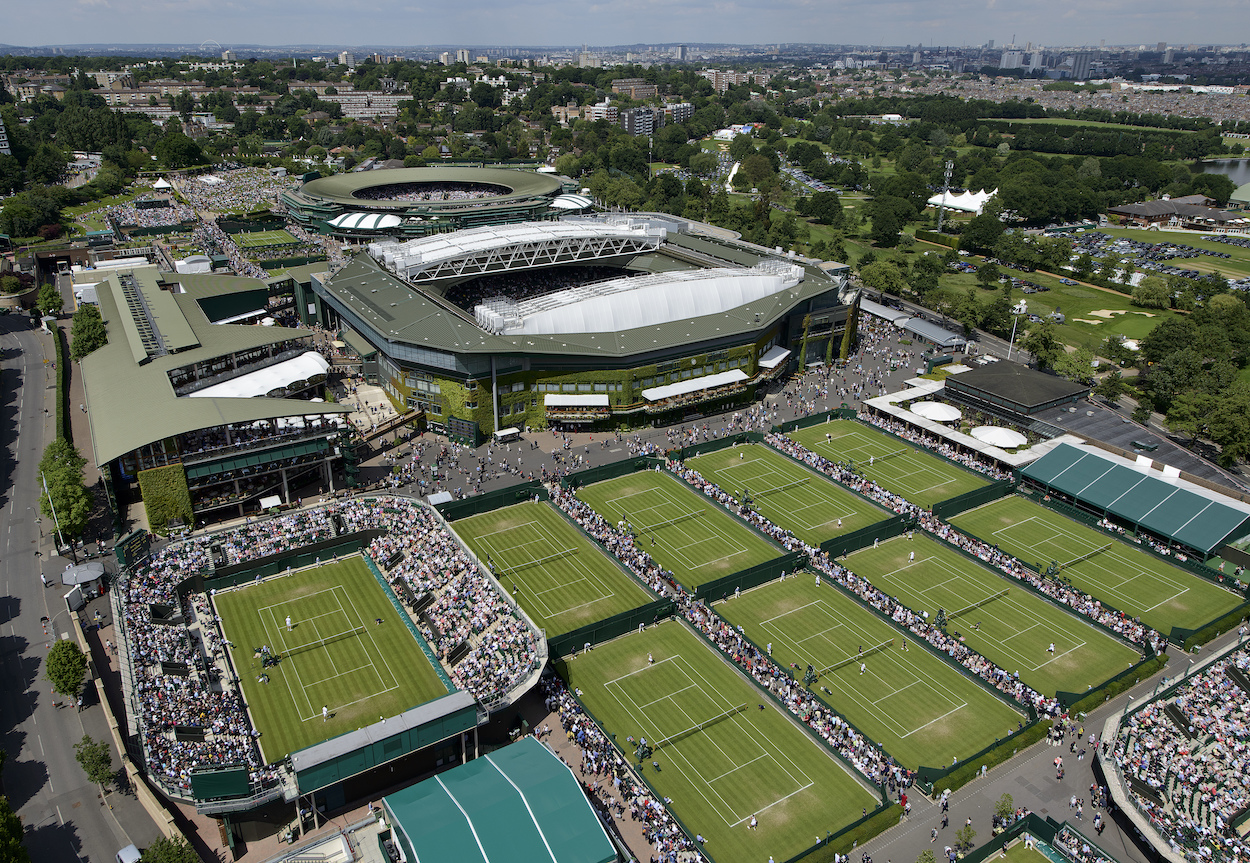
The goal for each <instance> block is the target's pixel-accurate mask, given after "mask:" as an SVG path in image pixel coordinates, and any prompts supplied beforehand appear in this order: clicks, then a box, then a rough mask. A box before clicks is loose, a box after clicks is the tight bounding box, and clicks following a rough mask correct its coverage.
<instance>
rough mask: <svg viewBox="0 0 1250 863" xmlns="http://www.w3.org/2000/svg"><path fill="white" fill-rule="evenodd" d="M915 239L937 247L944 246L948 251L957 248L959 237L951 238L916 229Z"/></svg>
mask: <svg viewBox="0 0 1250 863" xmlns="http://www.w3.org/2000/svg"><path fill="white" fill-rule="evenodd" d="M916 239H917V240H924V241H925V242H929V243H936V244H937V245H939V246H946V247H947V248H950V249H958V248H959V237H951V236H947V235H946V234H939V233H938V232H937V231H926V230H923V229H921V228H917V229H916Z"/></svg>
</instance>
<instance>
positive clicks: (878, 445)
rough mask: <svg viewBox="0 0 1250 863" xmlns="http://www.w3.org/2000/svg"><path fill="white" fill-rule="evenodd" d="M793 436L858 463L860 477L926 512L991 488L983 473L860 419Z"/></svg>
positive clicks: (837, 457)
mask: <svg viewBox="0 0 1250 863" xmlns="http://www.w3.org/2000/svg"><path fill="white" fill-rule="evenodd" d="M826 435H829V436H830V437H829V438H828V439H827V438H826ZM789 437H790V438H792V439H793V440H795V441H798V442H799V443H800V444H802V445H803V446H805V447H807V448H808V449H809V450H811V451H812V452H814V453H817V454H818V455H822V456H824V457H825V458H827V459H833V460H834V461H842V462H845V461H848V460H852V461H854V463H855V472H856V473H858V474H860V475H861V476H865V477H867V478H868V479H871V480H872V481H873V482H875V483H877V484H878V485H880V486H882V487H883V488H886V489H889V490H890V491H892V492H894V493H895V494H901V495H902V496H903V497H904V498H906V499H907V500H908V501H910V502H911V503H914V504H917V505H919V506H922V507H924V508H925V509H928V508H929V507H931V506H933V504H934V503H936V502H937V501H939V500H946V499H947V498H951V497H954V496H955V495H959V494H963V493H964V492H967V491H972V490H973V489H974V488H980V487H981V486H983V485H988V484H989V480H987V479H985V478H984V477H982V476H980V475H978V474H975V473H972V472H971V471H966V470H964V469H963V468H959V467H955V466H954V465H953V464H951V463H950V462H947V461H945V460H943V459H940V458H938V457H936V456H933V455H930V454H929V453H926V452H924V451H923V450H921V449H918V448H917V447H915V446H912V445H911V444H907V443H904V442H902V441H900V440H899V439H898V438H895V437H891V436H890V435H887V434H884V433H882V432H879V431H876V430H874V429H871V428H869V427H868V426H866V425H864V424H863V423H861V422H856V421H855V420H830V421H829V422H825V423H821V424H820V425H814V426H808V427H807V428H804V429H798V430H796V431H792V432H790V434H789ZM887 456H888V458H887ZM870 459H872V463H869V460H870Z"/></svg>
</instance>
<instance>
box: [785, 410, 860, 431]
mask: <svg viewBox="0 0 1250 863" xmlns="http://www.w3.org/2000/svg"><path fill="white" fill-rule="evenodd" d="M856 416H858V414H857V413H856V412H855V408H834V409H833V410H829V411H822V412H821V413H818V414H812V415H811V416H807V417H799V418H798V419H796V420H790V421H789V422H784V423H782V424H781V425H775V426H773V427H772V429H771V430H772V431H774V432H776V433H777V434H789V433H790V432H792V431H796V430H798V429H805V428H809V427H811V426H818V425H820V424H821V423H823V422H828V421H829V420H853V419H855V417H856Z"/></svg>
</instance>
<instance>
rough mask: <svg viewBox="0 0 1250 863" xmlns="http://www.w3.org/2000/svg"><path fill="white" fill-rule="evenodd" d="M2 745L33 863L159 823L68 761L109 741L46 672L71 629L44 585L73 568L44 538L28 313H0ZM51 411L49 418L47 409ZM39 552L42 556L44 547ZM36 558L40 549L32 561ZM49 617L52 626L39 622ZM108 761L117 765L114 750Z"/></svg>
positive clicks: (51, 388) (39, 398)
mask: <svg viewBox="0 0 1250 863" xmlns="http://www.w3.org/2000/svg"><path fill="white" fill-rule="evenodd" d="M0 348H2V349H3V354H2V356H0V505H2V507H3V509H2V512H3V518H2V519H0V524H3V527H2V528H0V562H2V563H3V566H0V579H2V580H3V595H0V689H2V690H3V691H4V693H5V697H4V698H3V699H0V745H3V748H4V750H5V751H6V752H7V753H8V760H7V761H6V763H5V767H4V791H5V793H6V794H7V795H8V798H9V802H10V804H11V805H12V806H13V808H14V809H15V810H16V811H17V813H18V815H19V816H21V818H22V821H23V824H24V825H25V827H26V837H25V843H26V847H27V848H28V849H29V850H30V856H31V859H32V860H35V861H73V860H82V861H87V860H90V861H97V863H108V861H112V860H113V859H114V855H115V854H116V852H117V849H118V848H121V847H122V846H124V845H126V844H128V843H129V842H131V841H134V842H137V843H139V844H140V847H142V846H143V845H145V844H146V843H148V842H151V841H152V840H153V839H155V838H156V836H157V828H156V825H155V824H154V823H153V822H152V820H151V819H150V818H149V817H148V816H147V814H146V813H145V812H144V811H143V809H142V808H141V807H140V806H139V804H138V803H137V802H136V801H135V800H134V799H133V798H131V797H127V796H125V795H121V794H117V793H113V794H110V795H109V798H108V802H109V804H111V805H105V804H104V803H103V802H101V800H100V798H99V791H98V789H97V788H96V787H95V786H94V785H91V784H90V783H89V782H88V781H87V777H86V775H85V774H84V773H83V772H82V769H81V768H80V767H79V766H78V763H77V762H76V761H75V760H74V750H73V744H74V743H75V742H76V741H79V740H81V739H82V737H83V735H84V734H91V735H92V736H93V737H94V738H95V739H97V740H107V739H109V737H108V729H107V727H106V725H105V719H104V715H103V710H102V708H101V707H100V706H99V704H98V703H97V700H96V699H95V697H94V692H91V693H89V694H88V696H87V703H88V706H87V707H86V708H85V709H84V710H83V711H82V712H79V711H78V710H77V709H75V707H74V706H68V707H63V708H58V707H56V706H55V699H54V698H53V696H52V692H51V687H50V685H49V684H48V682H47V681H46V680H45V679H44V676H43V673H44V672H43V658H44V655H45V654H46V653H47V650H48V646H49V644H50V643H51V639H52V638H55V637H56V636H58V635H60V634H61V633H65V632H72V628H71V626H70V620H69V616H68V615H69V612H68V611H67V610H66V609H65V604H64V602H63V600H62V599H61V592H60V591H59V589H57V588H45V587H43V585H42V583H41V581H40V572H41V570H42V571H43V572H44V573H45V574H47V575H48V577H49V581H50V582H54V581H55V582H56V583H58V584H59V579H56V578H55V575H56V574H57V573H59V572H60V570H62V569H63V568H64V566H65V564H66V563H68V561H67V560H64V559H62V558H59V557H55V556H54V551H55V550H54V548H53V547H52V545H51V543H50V542H48V541H47V540H45V539H43V538H42V537H43V532H44V529H45V528H46V527H47V526H46V525H45V524H43V523H42V520H41V518H40V513H39V491H38V488H39V485H38V477H39V471H38V464H39V459H40V456H41V455H42V452H43V448H44V446H45V445H46V444H47V442H48V441H50V440H51V439H52V434H53V430H52V422H53V416H54V415H55V411H54V410H53V405H54V400H55V385H54V382H53V377H52V375H53V371H52V367H51V363H50V362H49V363H47V364H45V356H46V357H47V359H49V360H50V359H51V354H52V342H51V339H50V338H49V337H48V336H46V335H41V334H40V333H38V332H37V331H34V330H31V329H30V319H29V318H28V317H26V316H24V315H6V316H3V317H0ZM45 405H46V407H47V408H48V414H47V415H45V414H44V407H45ZM41 548H42V549H43V550H42V552H40V549H41ZM36 552H40V553H39V554H38V555H37V554H36ZM44 618H47V619H48V621H49V623H50V626H49V627H47V634H45V626H44V623H43V619H44ZM113 763H114V765H115V766H117V767H119V768H120V766H121V761H120V760H119V756H118V753H117V752H116V751H114V752H113Z"/></svg>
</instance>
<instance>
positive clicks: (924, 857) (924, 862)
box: [916, 848, 937, 863]
mask: <svg viewBox="0 0 1250 863" xmlns="http://www.w3.org/2000/svg"><path fill="white" fill-rule="evenodd" d="M916 863H937V857H936V856H935V855H934V853H933V851H932V850H930V849H928V848H926V849H924V850H923V851H921V852H920V856H919V857H917V858H916Z"/></svg>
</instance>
